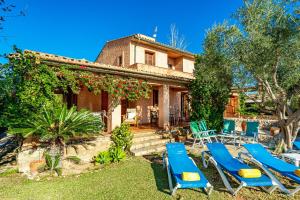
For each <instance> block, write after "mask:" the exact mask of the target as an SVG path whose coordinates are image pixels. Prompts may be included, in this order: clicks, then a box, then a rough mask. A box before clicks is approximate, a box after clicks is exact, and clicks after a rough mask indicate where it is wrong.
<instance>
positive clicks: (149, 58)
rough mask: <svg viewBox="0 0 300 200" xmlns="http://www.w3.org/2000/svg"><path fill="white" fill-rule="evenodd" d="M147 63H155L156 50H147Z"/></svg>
mask: <svg viewBox="0 0 300 200" xmlns="http://www.w3.org/2000/svg"><path fill="white" fill-rule="evenodd" d="M145 64H146V65H155V57H154V52H150V51H145Z"/></svg>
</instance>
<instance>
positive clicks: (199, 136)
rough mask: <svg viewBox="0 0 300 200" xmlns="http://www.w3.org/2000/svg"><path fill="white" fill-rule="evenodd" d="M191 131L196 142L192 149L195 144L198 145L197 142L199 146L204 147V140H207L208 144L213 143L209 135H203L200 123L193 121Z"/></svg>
mask: <svg viewBox="0 0 300 200" xmlns="http://www.w3.org/2000/svg"><path fill="white" fill-rule="evenodd" d="M190 129H191V131H192V134H193V137H194V142H193V146H192V148H194V146H195V144H196V143H197V140H199V143H198V144H199V145H200V144H201V145H202V146H204V140H207V141H208V142H211V140H210V137H209V135H208V134H207V133H203V132H202V131H201V129H200V127H199V122H197V121H192V122H190Z"/></svg>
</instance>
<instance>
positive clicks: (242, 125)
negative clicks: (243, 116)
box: [241, 121, 247, 132]
mask: <svg viewBox="0 0 300 200" xmlns="http://www.w3.org/2000/svg"><path fill="white" fill-rule="evenodd" d="M241 127H242V131H244V132H245V131H246V128H247V123H246V122H245V121H243V122H242V124H241Z"/></svg>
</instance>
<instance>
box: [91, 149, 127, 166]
mask: <svg viewBox="0 0 300 200" xmlns="http://www.w3.org/2000/svg"><path fill="white" fill-rule="evenodd" d="M125 158H126V153H125V151H124V150H123V149H122V148H120V147H116V146H111V147H110V148H109V150H108V151H102V152H100V153H99V154H98V155H97V156H95V157H94V158H93V162H94V163H95V164H109V163H111V162H120V161H121V160H123V159H125Z"/></svg>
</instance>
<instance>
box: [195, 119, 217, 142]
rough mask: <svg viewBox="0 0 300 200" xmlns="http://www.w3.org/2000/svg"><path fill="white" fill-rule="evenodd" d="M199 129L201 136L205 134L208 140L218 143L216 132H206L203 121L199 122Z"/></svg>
mask: <svg viewBox="0 0 300 200" xmlns="http://www.w3.org/2000/svg"><path fill="white" fill-rule="evenodd" d="M199 127H200V130H201V132H202V133H203V134H204V133H206V134H207V135H208V136H209V137H210V138H214V139H215V140H216V142H219V141H218V139H217V134H216V130H208V128H207V125H206V121H205V120H200V121H199Z"/></svg>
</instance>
